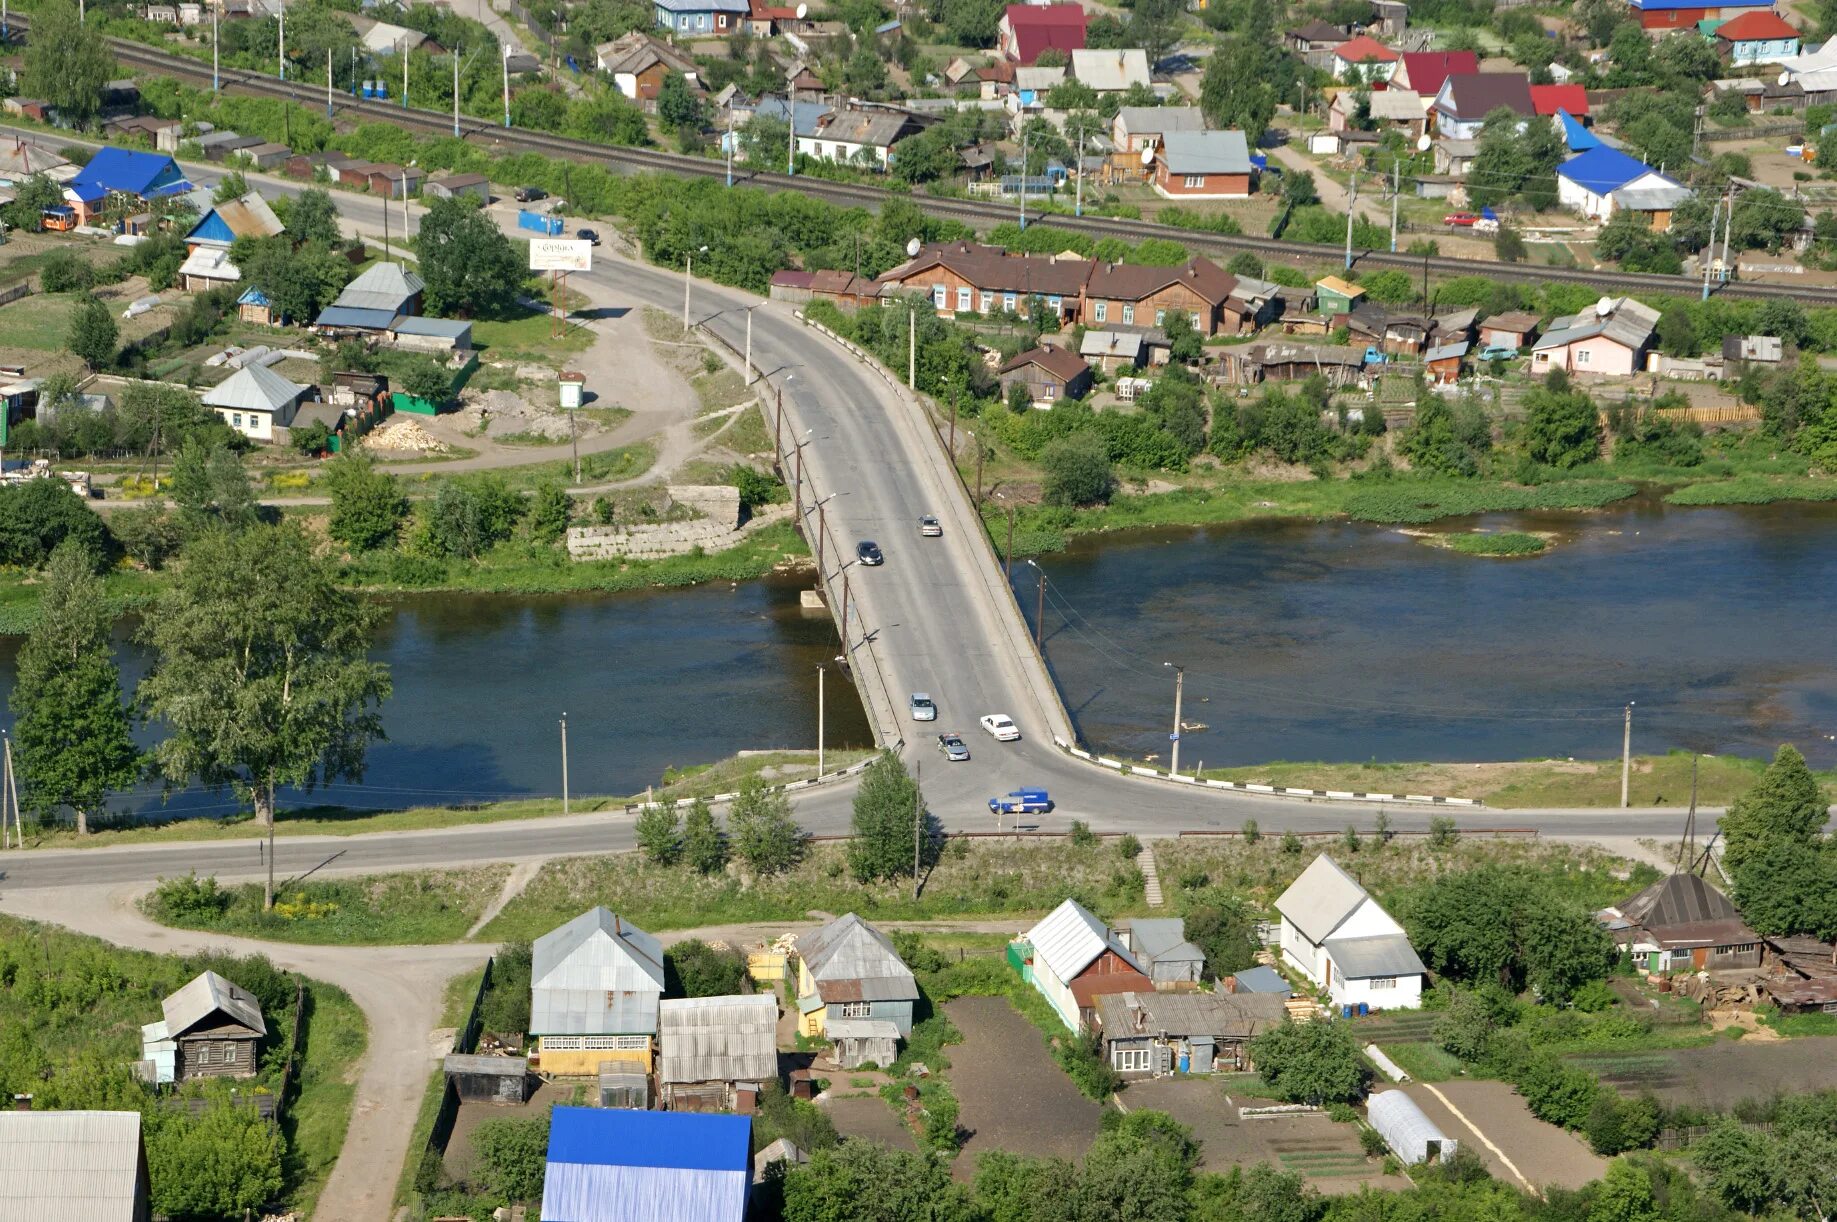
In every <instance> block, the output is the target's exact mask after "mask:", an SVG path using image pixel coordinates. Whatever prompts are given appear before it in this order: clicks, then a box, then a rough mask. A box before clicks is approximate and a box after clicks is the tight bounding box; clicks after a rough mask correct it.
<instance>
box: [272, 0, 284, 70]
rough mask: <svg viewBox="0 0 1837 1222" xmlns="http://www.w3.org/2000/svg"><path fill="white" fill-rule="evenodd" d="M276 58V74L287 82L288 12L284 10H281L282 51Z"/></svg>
mask: <svg viewBox="0 0 1837 1222" xmlns="http://www.w3.org/2000/svg"><path fill="white" fill-rule="evenodd" d="M274 58H275V61H276V62H275V73H276V74H277V75H278V76H279V77H280V78H281V79H282V80H286V79H287V10H286V9H284V8H283V9H282V10H281V45H280V51H279V53H278V54H277V55H276V56H275V57H274Z"/></svg>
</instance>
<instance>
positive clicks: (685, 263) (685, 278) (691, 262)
mask: <svg viewBox="0 0 1837 1222" xmlns="http://www.w3.org/2000/svg"><path fill="white" fill-rule="evenodd" d="M694 274H695V255H694V254H693V253H691V254H686V255H684V256H683V257H682V333H683V334H684V335H687V334H689V284H690V277H691V276H693V275H694Z"/></svg>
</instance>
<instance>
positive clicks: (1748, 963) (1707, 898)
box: [1597, 874, 1761, 973]
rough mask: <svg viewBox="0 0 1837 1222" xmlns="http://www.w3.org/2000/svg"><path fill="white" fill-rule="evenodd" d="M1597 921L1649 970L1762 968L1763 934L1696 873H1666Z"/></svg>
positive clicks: (1603, 912) (1603, 914) (1604, 911)
mask: <svg viewBox="0 0 1837 1222" xmlns="http://www.w3.org/2000/svg"><path fill="white" fill-rule="evenodd" d="M1597 919H1599V920H1601V922H1602V923H1603V924H1604V925H1606V926H1607V930H1608V932H1609V933H1610V934H1612V935H1613V937H1614V941H1615V942H1617V943H1619V944H1620V945H1621V946H1622V947H1624V948H1626V950H1627V952H1628V953H1629V954H1630V955H1632V957H1633V961H1634V963H1636V964H1637V965H1638V966H1639V967H1641V968H1643V969H1645V970H1646V971H1648V972H1661V973H1663V972H1681V971H1716V970H1718V969H1721V968H1745V967H1759V966H1760V962H1761V947H1760V936H1759V935H1758V934H1756V933H1755V932H1754V931H1753V930H1752V929H1750V928H1748V923H1747V921H1745V920H1744V919H1743V918H1742V915H1741V911H1740V909H1738V908H1736V907H1735V905H1734V904H1733V903H1731V902H1730V901H1729V898H1728V896H1726V895H1724V894H1722V892H1720V891H1718V890H1716V889H1715V888H1714V887H1712V886H1710V885H1709V883H1707V882H1705V881H1704V880H1703V879H1702V878H1700V877H1698V876H1697V875H1695V874H1671V875H1667V876H1666V877H1664V878H1661V879H1659V880H1658V881H1657V882H1655V883H1653V884H1652V885H1651V886H1650V887H1647V888H1646V889H1645V890H1643V891H1641V892H1640V893H1639V894H1638V895H1635V896H1633V898H1631V899H1629V900H1625V901H1623V902H1621V903H1620V904H1617V905H1615V906H1614V907H1612V908H1606V909H1603V910H1602V911H1601V912H1600V913H1599V914H1597Z"/></svg>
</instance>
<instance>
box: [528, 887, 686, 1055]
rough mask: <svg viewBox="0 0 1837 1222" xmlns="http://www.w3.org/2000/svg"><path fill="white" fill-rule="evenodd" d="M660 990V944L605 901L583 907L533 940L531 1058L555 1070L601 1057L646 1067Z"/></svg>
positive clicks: (661, 961)
mask: <svg viewBox="0 0 1837 1222" xmlns="http://www.w3.org/2000/svg"><path fill="white" fill-rule="evenodd" d="M662 997H663V944H662V943H660V942H659V941H658V940H657V938H656V937H655V936H654V935H652V934H648V933H645V932H644V931H643V930H642V929H639V928H638V927H637V926H635V925H633V924H632V923H631V922H629V921H626V920H623V919H621V918H620V917H618V916H616V915H615V914H613V913H611V912H608V911H607V910H606V909H605V908H591V909H589V910H588V911H586V912H583V913H581V914H580V915H579V916H577V917H575V918H574V919H573V920H571V921H569V922H568V923H567V924H565V925H562V926H560V927H558V928H556V929H552V930H550V931H549V932H548V933H545V934H543V935H542V936H541V937H540V938H537V939H536V943H535V946H534V947H533V948H532V952H531V956H530V1010H529V1016H530V1017H529V1034H530V1035H532V1036H534V1037H535V1038H536V1047H537V1052H536V1058H535V1061H536V1065H537V1066H538V1067H539V1068H540V1069H541V1071H542V1072H544V1073H546V1074H550V1075H554V1076H560V1077H570V1076H588V1075H593V1074H597V1073H598V1072H599V1070H600V1068H601V1066H603V1065H607V1064H612V1065H614V1066H615V1067H616V1068H621V1069H630V1070H632V1071H635V1072H639V1073H649V1072H650V1070H651V1056H652V1043H653V1041H654V1040H655V1038H656V1035H657V1006H658V1002H659V1000H660V999H661V998H662Z"/></svg>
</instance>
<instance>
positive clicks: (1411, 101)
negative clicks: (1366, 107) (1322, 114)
mask: <svg viewBox="0 0 1837 1222" xmlns="http://www.w3.org/2000/svg"><path fill="white" fill-rule="evenodd" d="M1345 96H1346V95H1345V94H1343V93H1342V94H1339V95H1337V96H1336V97H1335V98H1334V100H1335V101H1338V100H1339V98H1342V97H1345ZM1430 96H1433V95H1430ZM1370 98H1371V104H1370V105H1371V109H1370V114H1371V117H1372V118H1374V119H1378V120H1380V121H1383V122H1388V123H1420V122H1421V121H1422V119H1423V116H1424V115H1426V114H1427V113H1428V105H1427V103H1425V102H1424V100H1423V95H1422V94H1420V93H1417V92H1416V91H1415V90H1414V89H1379V90H1377V91H1376V92H1374V93H1372V94H1371V95H1370Z"/></svg>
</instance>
